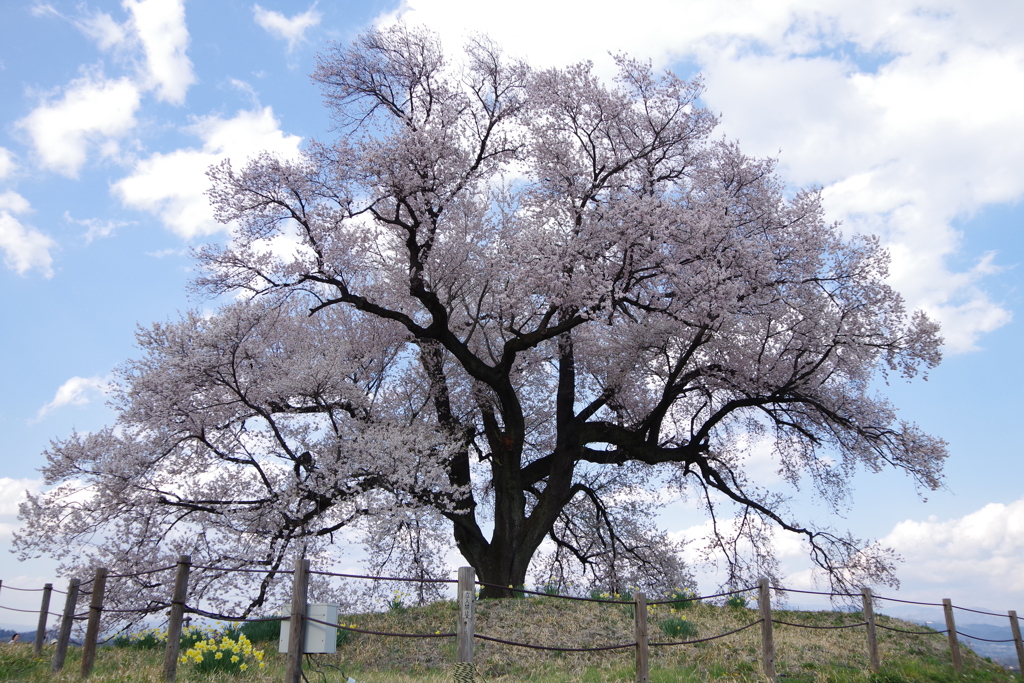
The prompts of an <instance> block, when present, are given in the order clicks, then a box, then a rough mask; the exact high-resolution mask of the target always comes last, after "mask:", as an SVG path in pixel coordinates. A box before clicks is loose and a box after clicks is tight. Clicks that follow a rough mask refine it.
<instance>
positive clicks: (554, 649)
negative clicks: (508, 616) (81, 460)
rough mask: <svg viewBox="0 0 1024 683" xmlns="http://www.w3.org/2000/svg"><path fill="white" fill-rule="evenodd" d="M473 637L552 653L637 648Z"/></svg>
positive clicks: (626, 645)
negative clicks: (552, 643) (522, 641)
mask: <svg viewBox="0 0 1024 683" xmlns="http://www.w3.org/2000/svg"><path fill="white" fill-rule="evenodd" d="M598 602H599V601H598ZM473 637H474V638H479V639H480V640H489V641H491V642H492V643H501V644H503V645H514V646H516V647H525V648H529V649H531V650H550V651H552V652H601V651H604V650H622V649H625V648H627V647H636V643H625V644H623V645H603V646H600V647H549V646H547V645H530V644H529V643H517V642H515V641H513V640H504V639H503V638H495V637H494V636H485V635H483V634H481V633H474V634H473Z"/></svg>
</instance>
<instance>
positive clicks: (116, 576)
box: [107, 564, 177, 579]
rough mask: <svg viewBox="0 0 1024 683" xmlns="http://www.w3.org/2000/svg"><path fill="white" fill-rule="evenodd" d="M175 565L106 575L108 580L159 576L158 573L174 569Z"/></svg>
mask: <svg viewBox="0 0 1024 683" xmlns="http://www.w3.org/2000/svg"><path fill="white" fill-rule="evenodd" d="M176 566H177V565H174V564H172V565H171V566H169V567H159V568H157V569H147V570H145V571H141V572H130V573H128V574H107V578H108V579H131V578H134V577H136V576H146V575H148V574H159V573H160V572H166V571H168V570H170V569H174V568H175V567H176Z"/></svg>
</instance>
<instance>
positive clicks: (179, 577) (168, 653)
mask: <svg viewBox="0 0 1024 683" xmlns="http://www.w3.org/2000/svg"><path fill="white" fill-rule="evenodd" d="M191 567H192V558H191V556H189V555H179V556H178V571H177V572H176V573H175V574H174V593H172V594H171V615H170V617H168V619H167V649H166V650H165V651H164V680H165V681H167V683H174V679H175V677H176V676H177V675H178V653H179V651H180V650H181V621H182V619H183V618H184V617H185V598H187V597H188V571H189V569H190V568H191Z"/></svg>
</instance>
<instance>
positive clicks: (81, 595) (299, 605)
mask: <svg viewBox="0 0 1024 683" xmlns="http://www.w3.org/2000/svg"><path fill="white" fill-rule="evenodd" d="M193 569H199V570H204V571H212V572H223V573H233V572H239V573H260V574H277V575H282V576H291V577H292V584H293V586H292V588H293V590H292V603H291V612H290V614H289V615H288V616H271V617H250V616H248V614H243V615H241V616H237V615H230V614H221V613H216V612H211V611H207V610H203V609H200V608H199V607H197V606H192V605H189V604H187V602H186V598H187V595H188V579H189V574H190V571H191V570H193ZM171 570H175V578H174V587H173V597H172V598H171V600H170V602H169V603H168V602H167V601H166V599H163V600H161V601H157V600H153V601H151V603H150V604H149V605H148V606H146V607H141V608H134V609H131V608H111V607H104V606H103V600H104V594H105V592H106V583H107V581H108V580H118V579H121V580H123V579H131V578H137V577H141V576H148V575H152V574H157V573H161V572H169V571H171ZM311 575H313V576H322V577H330V578H341V579H350V580H360V581H373V582H382V581H383V582H407V583H419V584H456V585H457V591H456V605H457V607H458V622H457V624H458V627H457V630H456V631H455V632H448V631H446V632H441V631H435V632H433V633H400V632H391V631H380V630H373V629H368V628H359V627H357V626H354V625H351V626H350V625H344V624H339V623H333V622H331V621H323V620H322V619H318V618H315V617H313V616H310V615H308V614H307V608H308V603H307V601H308V585H309V577H310V576H311ZM87 585H90V586H91V590H82V588H83V587H84V586H87ZM164 585H166V584H164ZM148 587H155V586H148ZM477 587H480V588H484V589H496V590H497V591H499V595H501V594H511V595H512V596H514V597H525V596H527V595H536V596H540V597H544V598H552V599H557V600H572V601H579V602H590V603H599V604H606V605H628V606H630V608H631V609H630V610H629V613H630V614H631V618H632V619H633V620H634V631H635V638H634V640H632V641H630V642H622V643H611V644H596V645H591V646H586V647H569V646H559V645H550V644H541V643H524V642H519V641H516V640H512V639H509V638H502V637H498V636H494V635H487V634H484V633H477V632H476V629H475V609H476V608H475V603H476V602H477V592H476V589H477ZM4 589H7V590H13V591H19V592H24V593H30V592H32V593H42V594H43V599H42V605H41V607H40V609H39V610H31V609H21V608H16V607H8V606H4V605H0V610H7V611H11V612H18V613H27V614H38V615H39V627H38V629H37V632H36V639H35V646H36V649H37V654H38V651H39V649H40V648H41V647H42V641H43V639H44V637H45V634H46V622H47V619H48V617H51V616H53V617H60V618H61V624H60V629H59V636H58V638H57V641H56V648H55V652H54V655H53V663H52V670H53V672H54V673H56V672H58V671H60V670H61V667H62V666H63V663H64V658H65V654H66V651H67V647H68V644H69V639H70V633H71V625H72V623H73V622H74V621H82V620H87V621H88V625H87V628H86V636H85V640H84V642H83V644H82V650H83V654H82V678H83V679H84V678H86V677H88V676H89V674H90V672H91V669H92V665H93V660H94V657H95V651H96V645H97V636H98V633H99V620H100V616H101V614H103V613H107V614H118V615H121V614H134V615H146V614H154V613H157V612H163V611H164V610H167V609H168V608H170V614H169V617H168V621H167V624H168V626H167V653H166V657H165V661H164V678H165V680H167V681H168V682H169V683H173V681H174V680H175V677H176V672H177V663H178V649H179V647H180V637H181V634H182V626H183V623H184V620H185V615H196V616H200V617H205V618H210V619H216V620H220V621H226V622H231V623H236V624H252V623H263V622H282V624H283V625H284V624H289V625H290V624H295V625H296V627H295V628H294V629H291V628H290V629H289V631H288V637H287V640H288V642H287V647H286V648H285V649H283V650H282V652H285V653H286V655H287V671H286V677H285V680H286V681H288V683H299V681H301V679H302V678H303V674H302V654H306V653H308V652H307V650H308V646H309V643H308V642H307V641H306V627H307V625H309V624H314V625H317V626H322V627H326V628H327V629H330V630H329V631H328V632H329V633H336V631H335V630H334V629H338V630H341V631H346V632H352V633H359V634H363V635H366V636H375V637H390V638H407V639H451V638H455V639H456V662H455V666H456V674H457V676H456V677H457V678H458V680H460V681H462V680H473V671H474V670H475V669H474V663H473V661H474V652H473V650H474V647H473V644H474V642H476V641H482V642H491V643H498V644H501V645H507V646H510V647H519V648H525V649H530V650H541V651H548V652H575V653H586V652H607V651H616V650H627V649H633V650H634V651H635V656H636V672H637V681H638V683H646V682H647V681H648V680H649V678H648V649H649V648H651V647H675V646H681V645H697V644H699V643H707V642H711V641H715V640H719V639H721V638H726V637H729V636H732V635H735V634H737V633H740V632H742V631H746V630H748V629H751V628H754V627H755V626H760V627H761V656H762V662H763V673H764V675H765V677H766V678H767V679H768V680H769V681H775V680H776V673H775V652H774V631H773V627H774V626H786V627H790V628H801V629H812V630H829V631H831V630H848V629H860V628H864V629H865V633H866V636H867V645H868V654H869V660H870V667H871V669H872V670H873V671H876V672H877V671H878V670H879V669H880V667H881V659H880V656H879V653H878V640H877V636H876V629H879V628H880V629H883V630H886V631H890V632H893V633H899V634H906V635H913V636H928V635H945V636H947V638H948V640H949V649H950V657H951V659H952V664H953V668H954V669H955V671H956V672H957V674H958V675H959V674H961V673H962V669H963V662H962V658H961V654H960V647H959V640H958V637H961V638H966V639H969V640H977V641H979V642H986V643H1014V644H1015V646H1016V649H1017V652H1018V657H1019V659H1020V664H1021V666H1022V669H1024V642H1022V639H1021V634H1020V628H1019V624H1018V620H1017V614H1016V612H1014V611H1012V610H1011V611H1009V612H1008V613H1007V614H1005V615H1004V614H998V613H995V612H988V611H985V610H977V609H972V608H967V607H960V606H958V605H953V604H952V602H951V601H950V600H948V599H945V600H943V601H942V602H941V603H931V602H920V601H914V600H903V599H899V598H891V597H886V596H881V595H874V594H873V593H872V592H871V590H870V589H868V588H864V589H862V590H861V593H860V594H859V595H858V594H856V593H839V592H837V593H828V592H822V591H809V590H798V589H787V588H784V587H782V586H772V585H770V584H769V581H768V580H767V579H762V580H761V581H760V582H759V583H758V585H757V586H750V587H746V588H739V589H735V590H730V591H724V592H720V593H714V594H710V595H692V596H691V595H688V594H676V595H673V596H670V597H669V598H668V599H663V600H655V601H651V602H647V600H646V596H645V595H644V593H643V592H642V591H637V592H636V594H635V595H633V596H631V597H632V599H620V597H621V596H619V595H617V594H616V595H615V596H614V597H612V596H608V597H583V596H574V595H559V594H557V593H554V592H551V591H535V590H528V589H526V588H515V587H508V586H502V585H498V584H494V583H488V582H484V581H477V580H476V576H475V573H474V571H473V570H472V569H471V568H469V567H463V568H460V569H459V572H458V578H457V579H442V578H422V577H421V578H410V577H394V576H371V575H361V574H347V573H338V572H328V571H319V570H311V569H310V566H309V560H307V559H299V560H297V561H296V563H295V568H294V569H291V570H285V569H277V568H274V569H269V568H268V569H250V568H226V567H212V566H203V565H195V566H193V565H192V564H191V559H190V558H189V557H188V556H187V555H182V556H181V557H180V558H179V560H178V563H177V564H176V565H171V566H166V567H159V568H156V569H149V570H143V571H138V572H130V573H120V574H111V573H109V572H108V571H107V570H106V569H105V568H97V569H96V572H95V576H94V577H93V578H92V579H90V580H88V581H81V580H78V579H72V580H71V581H70V584H69V586H68V590H67V591H62V590H56V589H54V588H53V586H52V584H46V586H45V587H43V588H23V587H16V586H9V585H4V584H3V583H2V582H0V591H2V590H4ZM753 591H757V593H758V594H757V602H758V609H759V610H760V618H759V619H757V620H755V621H752V622H751V623H748V624H746V625H743V626H740V627H739V628H735V629H732V630H729V631H725V632H723V633H718V634H715V635H711V636H706V637H703V638H690V639H686V640H672V641H662V642H651V641H650V638H649V636H648V627H647V626H648V625H647V618H648V609H649V608H651V607H655V606H659V605H679V604H680V603H683V604H686V603H698V602H703V601H708V600H715V599H718V598H724V597H729V596H734V595H741V594H748V593H751V592H753ZM773 591H774V592H776V593H783V592H786V593H799V594H807V595H822V596H828V597H845V598H856V597H860V598H861V599H862V601H863V611H862V614H863V617H864V619H863V620H862V621H857V622H855V623H849V624H831V625H829V624H806V623H803V624H801V623H794V622H790V621H784V620H782V619H776V618H775V617H774V616H773V615H772V607H771V594H772V592H773ZM52 593H57V594H60V595H64V596H65V605H64V610H63V612H61V613H57V612H52V611H50V610H49V600H50V596H51V594H52ZM83 599H87V600H88V601H89V608H88V610H87V611H85V612H76V609H75V608H76V606H77V605H78V603H79V602H80V601H81V600H83ZM881 600H887V601H891V602H896V603H902V604H911V605H922V606H928V607H941V608H943V611H944V615H945V620H946V628H945V629H944V630H941V631H940V630H934V629H928V630H920V631H919V630H908V629H902V628H897V627H894V626H890V625H887V624H882V623H878V622H877V620H876V619H875V614H874V603H875V601H881ZM954 610H962V611H966V612H971V613H975V614H982V615H986V616H995V617H1008V618H1009V620H1010V626H1011V631H1012V633H1013V638H1009V639H993V638H981V637H978V636H973V635H971V634H968V633H964V632H962V631H958V630H957V629H956V624H955V621H954V619H953V614H954ZM331 618H332V619H333V617H331ZM663 628H664V627H663ZM666 632H667V631H666ZM694 635H696V634H694ZM282 647H284V638H283V637H282ZM320 651H321V652H322V650H320ZM330 651H331V652H333V650H330ZM311 652H312V651H311Z"/></svg>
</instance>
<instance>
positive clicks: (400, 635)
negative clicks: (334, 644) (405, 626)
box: [305, 617, 458, 638]
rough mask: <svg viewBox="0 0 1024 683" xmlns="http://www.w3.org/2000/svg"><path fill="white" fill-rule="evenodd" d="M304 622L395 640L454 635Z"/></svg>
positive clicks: (313, 621) (449, 634)
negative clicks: (370, 629) (389, 631)
mask: <svg viewBox="0 0 1024 683" xmlns="http://www.w3.org/2000/svg"><path fill="white" fill-rule="evenodd" d="M305 619H306V621H309V622H312V623H314V624H323V625H324V626H333V627H335V628H340V629H342V630H345V631H353V632H355V633H368V634H370V635H371V636H393V637H395V638H453V637H455V636H456V635H458V634H456V633H387V632H385V631H369V630H367V629H361V628H356V627H354V626H342V625H341V624H332V623H330V622H329V621H320V620H319V619H313V618H312V617H306V618H305Z"/></svg>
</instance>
